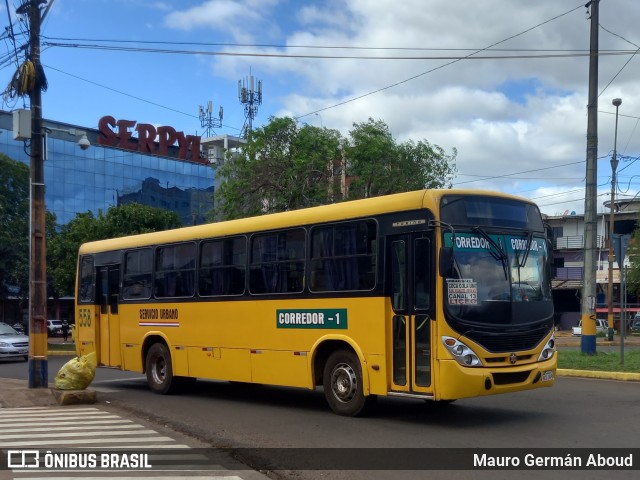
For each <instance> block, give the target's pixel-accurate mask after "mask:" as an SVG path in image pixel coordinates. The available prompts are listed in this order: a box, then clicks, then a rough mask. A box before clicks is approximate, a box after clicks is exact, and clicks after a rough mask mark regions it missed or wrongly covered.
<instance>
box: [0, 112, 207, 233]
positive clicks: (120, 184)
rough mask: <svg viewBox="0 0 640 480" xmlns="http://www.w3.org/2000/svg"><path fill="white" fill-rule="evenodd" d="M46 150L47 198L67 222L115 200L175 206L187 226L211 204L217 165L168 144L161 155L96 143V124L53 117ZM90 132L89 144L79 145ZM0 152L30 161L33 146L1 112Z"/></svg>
mask: <svg viewBox="0 0 640 480" xmlns="http://www.w3.org/2000/svg"><path fill="white" fill-rule="evenodd" d="M43 124H44V128H45V131H46V132H47V135H46V141H45V144H46V145H45V149H44V152H45V154H44V157H45V161H44V179H45V203H46V208H47V210H49V211H51V212H53V213H55V215H56V217H57V222H58V224H61V225H62V224H65V223H67V222H69V221H70V220H71V219H73V218H74V217H75V215H76V214H77V213H81V212H87V211H91V212H94V213H95V214H97V213H98V211H99V210H102V211H103V212H106V211H107V209H108V208H109V207H111V206H114V205H121V204H125V203H133V202H136V203H141V204H144V205H150V206H153V207H159V208H163V209H167V210H172V211H174V212H176V213H177V214H178V216H179V217H180V219H181V221H182V223H183V225H193V224H200V223H204V222H206V216H207V214H208V212H209V211H210V210H211V209H212V208H213V193H214V170H213V168H212V166H211V165H210V164H205V163H197V162H192V161H186V160H182V159H180V158H178V148H177V147H170V148H169V151H168V154H167V156H159V155H153V154H148V153H141V152H138V151H132V150H125V149H120V148H117V147H110V146H103V145H98V141H97V140H98V135H99V132H98V130H96V129H91V128H84V127H78V126H75V125H69V124H64V123H59V122H54V121H49V120H44V122H43ZM79 132H81V133H86V135H87V137H88V139H89V141H90V142H91V146H90V147H89V148H87V149H83V148H81V147H80V145H78V134H79ZM0 153H4V154H5V155H7V156H8V157H10V158H12V159H14V160H19V161H21V162H24V163H26V164H27V165H28V164H29V147H28V146H27V145H25V141H23V140H14V134H13V114H12V113H11V112H5V111H0Z"/></svg>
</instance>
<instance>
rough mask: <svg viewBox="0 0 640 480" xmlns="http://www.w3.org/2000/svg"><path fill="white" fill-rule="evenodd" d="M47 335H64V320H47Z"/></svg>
mask: <svg viewBox="0 0 640 480" xmlns="http://www.w3.org/2000/svg"><path fill="white" fill-rule="evenodd" d="M47 333H48V334H49V335H51V336H54V335H62V320H47Z"/></svg>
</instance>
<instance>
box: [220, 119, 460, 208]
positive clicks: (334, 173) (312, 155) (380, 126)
mask: <svg viewBox="0 0 640 480" xmlns="http://www.w3.org/2000/svg"><path fill="white" fill-rule="evenodd" d="M353 127H354V128H353V129H352V130H351V131H350V132H349V138H348V139H345V138H343V137H342V136H341V135H340V133H339V132H338V131H337V130H331V129H328V128H324V127H323V128H318V127H313V126H310V125H303V126H299V125H298V124H297V123H296V121H295V120H294V119H292V118H275V117H274V118H271V119H270V122H269V124H267V125H266V126H264V127H262V128H260V129H257V130H254V131H253V132H252V133H251V135H250V136H249V138H248V139H247V145H246V147H244V148H243V150H242V152H241V153H240V154H235V155H229V156H228V158H227V159H226V161H225V163H224V165H222V166H221V167H219V168H218V169H217V172H216V173H217V177H218V179H219V180H220V187H219V188H218V189H217V190H216V194H215V198H216V208H215V212H214V219H215V220H226V219H232V218H242V217H248V216H253V215H262V214H264V213H272V212H282V211H287V210H294V209H298V208H304V207H310V206H315V205H323V204H327V203H333V202H335V201H339V200H342V199H343V195H342V192H341V182H340V180H341V175H342V173H343V172H342V169H343V168H345V166H346V176H348V177H349V180H350V181H351V184H350V187H349V194H348V198H349V199H357V198H366V197H373V196H377V195H386V194H389V193H396V192H403V191H409V190H419V189H422V188H447V187H450V185H451V180H452V179H453V176H454V175H455V171H456V170H455V158H456V155H457V152H456V150H455V149H454V150H453V153H452V154H451V155H447V154H446V153H445V152H444V150H443V149H442V148H440V147H438V146H437V145H431V144H430V143H429V142H427V141H426V140H423V141H419V142H417V143H416V142H413V141H409V142H406V143H404V144H398V143H396V142H395V140H394V139H393V137H392V135H391V133H390V131H389V127H388V126H387V125H386V124H385V123H384V122H383V121H381V120H377V121H374V120H373V119H369V121H368V122H364V123H360V124H354V126H353Z"/></svg>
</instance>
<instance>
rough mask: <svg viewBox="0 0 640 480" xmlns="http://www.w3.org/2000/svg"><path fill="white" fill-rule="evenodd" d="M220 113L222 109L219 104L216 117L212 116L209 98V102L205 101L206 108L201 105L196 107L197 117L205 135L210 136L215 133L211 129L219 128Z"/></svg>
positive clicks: (221, 113) (220, 124)
mask: <svg viewBox="0 0 640 480" xmlns="http://www.w3.org/2000/svg"><path fill="white" fill-rule="evenodd" d="M222 115H223V110H222V106H220V110H219V112H218V118H213V105H212V102H211V100H209V103H207V108H206V110H205V108H204V107H203V106H202V105H200V106H199V107H198V117H199V118H200V125H201V126H202V128H205V131H204V136H205V137H211V136H212V134H215V133H216V132H215V131H214V130H213V129H214V128H220V127H221V126H222Z"/></svg>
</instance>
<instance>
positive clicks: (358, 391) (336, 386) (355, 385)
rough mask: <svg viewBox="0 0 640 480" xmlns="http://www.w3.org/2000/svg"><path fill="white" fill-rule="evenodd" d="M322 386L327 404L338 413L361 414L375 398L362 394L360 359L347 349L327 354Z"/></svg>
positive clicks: (349, 415) (352, 415)
mask: <svg viewBox="0 0 640 480" xmlns="http://www.w3.org/2000/svg"><path fill="white" fill-rule="evenodd" d="M323 386H324V395H325V397H326V399H327V402H328V403H329V406H330V407H331V409H332V410H333V411H334V412H335V413H337V414H338V415H344V416H347V417H355V416H358V415H363V414H365V413H367V411H368V410H369V407H370V406H371V404H372V403H373V401H374V400H375V396H373V395H369V396H366V395H365V394H364V385H363V383H362V367H361V366H360V360H359V359H358V357H357V355H356V354H355V353H353V352H350V351H347V350H337V351H335V352H333V353H332V354H331V355H330V356H329V359H328V360H327V363H326V364H325V366H324V375H323Z"/></svg>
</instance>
